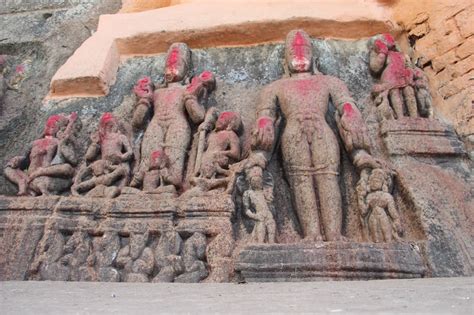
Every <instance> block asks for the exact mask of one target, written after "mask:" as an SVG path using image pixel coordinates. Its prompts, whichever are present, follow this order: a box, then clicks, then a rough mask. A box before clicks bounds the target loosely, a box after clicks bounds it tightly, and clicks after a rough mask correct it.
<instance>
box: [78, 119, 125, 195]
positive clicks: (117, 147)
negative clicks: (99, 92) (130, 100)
mask: <svg viewBox="0 0 474 315" xmlns="http://www.w3.org/2000/svg"><path fill="white" fill-rule="evenodd" d="M91 139H92V144H91V145H90V146H89V148H88V150H87V152H86V161H87V162H89V163H90V164H89V165H87V164H86V165H85V166H84V167H82V168H81V169H80V170H79V172H78V174H77V175H76V177H75V179H74V185H73V186H72V188H71V190H72V193H73V194H74V195H80V194H86V195H87V196H89V197H109V198H113V197H116V196H117V195H118V194H120V189H121V188H122V187H124V186H125V185H127V183H128V180H129V177H130V161H131V160H132V158H133V151H132V146H131V144H130V141H129V139H128V138H127V136H125V135H124V134H123V133H122V132H121V131H120V130H119V122H118V121H117V119H116V118H115V117H114V116H113V115H112V114H111V113H105V114H103V115H102V117H101V119H100V122H99V132H98V134H94V135H92V136H91Z"/></svg>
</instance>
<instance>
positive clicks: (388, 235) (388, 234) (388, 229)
mask: <svg viewBox="0 0 474 315" xmlns="http://www.w3.org/2000/svg"><path fill="white" fill-rule="evenodd" d="M379 221H380V230H381V233H382V236H383V240H384V241H385V242H391V241H392V240H393V237H392V224H391V222H390V219H389V218H388V215H387V214H384V215H380V218H379Z"/></svg>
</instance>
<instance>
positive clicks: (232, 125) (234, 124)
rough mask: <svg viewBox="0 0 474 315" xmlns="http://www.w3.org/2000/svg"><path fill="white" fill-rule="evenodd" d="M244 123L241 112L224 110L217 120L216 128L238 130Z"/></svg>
mask: <svg viewBox="0 0 474 315" xmlns="http://www.w3.org/2000/svg"><path fill="white" fill-rule="evenodd" d="M241 123H242V121H241V119H240V115H239V113H236V112H223V113H222V114H220V115H219V118H217V121H216V130H217V131H220V130H233V131H235V132H237V131H238V130H239V128H240V124H241Z"/></svg>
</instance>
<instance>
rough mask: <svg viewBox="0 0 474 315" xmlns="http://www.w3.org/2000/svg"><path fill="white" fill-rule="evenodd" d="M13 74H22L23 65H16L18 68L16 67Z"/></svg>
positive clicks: (23, 70)
mask: <svg viewBox="0 0 474 315" xmlns="http://www.w3.org/2000/svg"><path fill="white" fill-rule="evenodd" d="M15 72H16V73H19V74H22V73H23V72H25V66H24V65H18V66H16V68H15Z"/></svg>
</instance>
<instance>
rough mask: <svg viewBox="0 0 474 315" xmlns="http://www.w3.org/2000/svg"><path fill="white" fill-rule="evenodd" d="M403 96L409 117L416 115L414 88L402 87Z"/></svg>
mask: <svg viewBox="0 0 474 315" xmlns="http://www.w3.org/2000/svg"><path fill="white" fill-rule="evenodd" d="M403 97H404V98H405V103H406V104H407V110H408V115H409V116H410V117H418V110H417V105H416V96H415V90H414V89H413V87H411V86H406V87H404V88H403Z"/></svg>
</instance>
